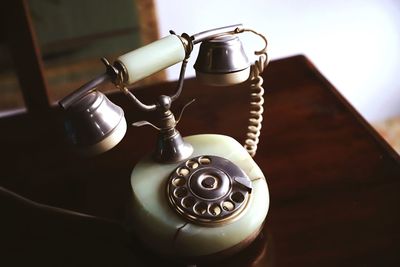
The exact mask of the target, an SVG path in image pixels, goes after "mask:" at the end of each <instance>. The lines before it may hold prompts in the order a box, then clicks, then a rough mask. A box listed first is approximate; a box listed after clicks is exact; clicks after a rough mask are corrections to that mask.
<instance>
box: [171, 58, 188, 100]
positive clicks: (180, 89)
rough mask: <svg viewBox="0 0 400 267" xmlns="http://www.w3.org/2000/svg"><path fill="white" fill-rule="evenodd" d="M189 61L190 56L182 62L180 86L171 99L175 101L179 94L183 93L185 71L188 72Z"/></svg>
mask: <svg viewBox="0 0 400 267" xmlns="http://www.w3.org/2000/svg"><path fill="white" fill-rule="evenodd" d="M187 63H188V58H185V59H184V60H183V62H182V66H181V71H180V74H179V82H178V87H177V89H176V92H175V94H173V95H172V96H171V101H175V100H176V99H177V98H178V97H179V95H180V94H181V92H182V88H183V82H184V80H185V72H186V65H187Z"/></svg>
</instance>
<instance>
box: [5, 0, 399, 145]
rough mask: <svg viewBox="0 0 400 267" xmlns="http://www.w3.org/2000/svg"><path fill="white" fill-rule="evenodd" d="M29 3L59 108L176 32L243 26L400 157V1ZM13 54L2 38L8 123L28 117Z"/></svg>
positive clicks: (250, 43) (250, 44)
mask: <svg viewBox="0 0 400 267" xmlns="http://www.w3.org/2000/svg"><path fill="white" fill-rule="evenodd" d="M25 2H26V3H27V8H28V11H29V14H30V18H31V21H32V27H33V30H34V32H35V35H36V38H37V43H38V46H39V48H40V56H41V57H42V59H43V66H44V76H45V80H46V82H47V92H48V95H49V99H50V101H51V102H56V101H57V100H59V99H60V98H62V97H63V96H65V95H66V94H67V93H68V92H71V91H73V90H74V89H75V88H77V87H79V86H80V85H81V84H83V83H84V82H86V81H87V80H89V79H91V78H92V77H93V76H95V75H96V74H98V73H101V72H102V71H103V70H104V67H103V65H102V64H101V63H100V61H99V58H100V57H102V56H106V57H108V58H109V59H111V60H112V59H114V58H115V57H117V56H118V55H120V54H122V53H125V52H127V51H130V50H132V49H135V48H137V47H140V46H141V45H143V44H146V43H149V42H151V41H153V40H156V39H158V38H160V37H162V36H166V35H168V34H169V30H171V29H172V30H174V31H176V32H177V33H182V32H187V33H189V34H193V33H196V32H199V31H203V30H206V29H210V28H214V27H218V26H225V25H230V24H236V23H243V24H244V25H246V26H247V27H250V28H254V29H257V30H258V31H260V32H263V33H265V34H266V35H267V37H268V39H269V55H270V58H271V59H272V60H273V59H279V58H283V57H288V56H291V55H297V54H303V55H305V56H306V57H308V58H309V59H310V60H311V61H312V62H313V63H314V64H315V65H316V67H317V68H318V69H319V70H320V71H321V72H322V74H323V75H324V76H325V77H326V78H327V79H328V80H329V81H330V82H331V83H332V84H333V85H334V86H335V87H336V88H337V89H338V90H339V91H340V92H341V94H343V95H344V97H345V98H346V99H347V100H348V101H349V102H350V103H351V104H352V105H353V106H354V107H355V108H356V109H357V110H358V111H359V112H360V113H361V114H362V115H363V116H364V117H365V118H366V119H367V120H368V121H369V122H370V123H371V124H372V125H373V126H374V127H376V129H377V130H378V131H379V132H380V133H381V134H382V135H383V136H384V137H385V138H386V139H387V140H388V141H389V142H390V143H391V144H392V145H393V146H394V147H395V148H396V149H398V151H400V79H399V75H398V72H399V69H400V51H399V48H400V1H398V0H363V1H361V0H336V1H317V0H296V1H294V0H247V1H240V0H229V1H228V0H225V1H222V0H221V1H215V0H214V1H212V0H203V1H178V0H169V1H165V0H164V1H163V0H136V1H135V0H116V1H112V2H111V1H107V0H97V1H96V0H84V1H78V0H71V1H67V0H27V1H25ZM7 27H8V26H7ZM9 27H12V26H11V25H9ZM244 39H246V40H245V42H244V43H245V44H246V47H247V50H248V51H254V49H258V47H260V45H261V44H260V43H258V40H254V39H253V37H252V36H244ZM13 51H14V50H13V48H12V47H11V48H10V47H9V46H7V43H6V41H5V39H2V40H0V83H1V88H2V89H1V91H0V114H1V115H2V116H5V115H7V114H13V113H14V112H15V110H17V111H21V110H23V109H24V100H23V97H22V94H21V90H20V87H21V86H20V83H19V82H18V78H17V77H18V75H17V74H18V64H16V63H15V60H14V57H13V56H12V54H13V53H15V51H14V52H13ZM194 54H195V53H194ZM194 59H195V57H193V58H192V59H191V61H190V62H189V68H188V74H187V77H191V76H194V71H193V69H192V68H191V65H193V63H194ZM178 65H179V64H178ZM179 68H180V66H174V67H171V68H169V69H167V70H166V71H165V72H162V73H159V74H158V75H155V76H153V77H151V78H150V79H148V80H146V81H144V83H152V82H158V81H161V80H164V79H168V80H175V79H177V78H178V72H179ZM142 84H143V83H142ZM110 89H111V88H104V90H105V91H107V90H110Z"/></svg>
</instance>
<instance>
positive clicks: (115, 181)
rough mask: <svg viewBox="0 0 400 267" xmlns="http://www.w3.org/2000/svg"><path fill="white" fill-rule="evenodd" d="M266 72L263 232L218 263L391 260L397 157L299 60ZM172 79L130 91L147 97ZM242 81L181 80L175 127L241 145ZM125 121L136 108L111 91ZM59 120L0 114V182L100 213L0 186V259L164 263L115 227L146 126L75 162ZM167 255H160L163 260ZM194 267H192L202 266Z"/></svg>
mask: <svg viewBox="0 0 400 267" xmlns="http://www.w3.org/2000/svg"><path fill="white" fill-rule="evenodd" d="M264 77H265V87H266V89H267V90H266V103H265V108H266V113H265V120H264V127H263V132H262V136H261V143H260V145H259V150H258V153H257V155H256V157H255V160H256V161H257V162H258V164H259V165H260V167H261V168H262V169H263V171H264V173H265V175H266V176H267V182H268V185H269V188H270V194H271V207H270V211H269V214H268V217H267V221H266V224H265V227H264V229H263V231H262V234H261V236H259V237H258V239H257V240H256V241H255V242H254V243H253V244H252V245H251V246H250V247H249V248H248V249H246V250H245V251H243V252H241V253H239V254H237V255H235V256H234V257H232V258H229V259H227V260H225V261H224V262H222V263H218V264H216V266H222V265H223V266H297V267H299V266H307V267H310V266H400V208H399V207H400V160H399V156H398V155H397V154H396V153H395V152H394V151H393V150H392V149H391V148H390V147H389V146H388V145H387V144H386V143H385V141H384V140H383V139H382V138H381V137H380V136H379V135H378V134H377V133H376V132H375V131H374V130H373V129H372V128H371V126H370V125H369V124H368V123H367V122H366V121H365V120H364V119H363V118H362V117H361V116H360V115H359V114H358V113H357V112H356V111H355V110H354V109H353V108H352V107H351V106H350V105H349V104H348V103H347V102H346V100H344V98H343V97H342V96H341V95H340V94H339V93H338V92H337V91H336V90H335V88H333V86H332V85H330V84H329V82H328V81H327V80H326V79H325V78H324V77H323V76H322V75H321V74H320V73H319V72H318V71H317V70H316V69H315V67H314V66H313V65H312V64H311V63H310V62H309V61H308V60H307V59H306V58H305V57H303V56H296V57H291V58H286V59H282V60H278V61H274V62H272V63H271V64H270V66H269V67H268V69H267V71H266V73H265V74H264ZM174 86H175V84H171V83H170V84H167V83H166V84H160V85H156V86H151V87H147V88H141V89H137V90H136V91H135V92H136V94H137V95H138V96H139V97H140V98H144V99H146V101H151V99H154V96H155V95H158V94H160V93H161V92H162V93H165V92H168V91H170V90H171V88H173V87H174ZM248 94H249V92H248V88H247V85H246V84H245V85H240V86H235V87H232V88H212V87H207V86H203V85H199V84H198V83H197V82H196V81H195V80H193V79H190V80H188V81H186V83H185V88H184V92H183V95H182V97H181V98H180V99H179V100H178V102H179V103H177V104H176V105H175V109H176V110H178V108H179V106H182V105H183V104H185V103H186V102H187V101H189V100H190V99H192V98H196V99H197V101H196V102H195V104H193V105H192V106H191V107H189V109H188V110H187V111H186V112H185V114H184V117H183V120H182V122H181V123H180V125H179V126H178V129H179V130H180V131H181V133H182V134H183V135H190V134H195V133H220V134H227V135H231V136H233V137H234V138H236V139H238V140H243V137H244V134H245V131H246V124H247V117H248V111H247V110H248V102H249V96H248ZM110 98H111V99H112V100H113V101H114V102H116V103H118V104H119V105H121V106H123V107H124V109H125V111H126V114H127V119H128V122H134V121H136V120H138V119H142V116H143V114H141V113H139V112H138V111H137V110H135V109H134V107H132V105H131V104H130V103H129V102H128V100H127V99H125V98H124V97H123V96H121V95H120V94H113V95H111V96H110ZM61 117H62V115H61V114H60V112H59V111H58V110H57V109H56V108H54V110H53V111H52V112H51V113H49V114H48V116H42V117H36V116H31V115H28V114H23V115H19V116H14V117H10V118H3V119H2V120H1V121H0V129H1V133H0V144H1V149H2V153H1V162H2V167H1V173H0V185H1V186H3V187H4V188H7V189H9V190H12V191H14V192H16V193H18V194H20V195H22V196H25V197H27V198H29V199H31V200H34V201H36V202H40V203H44V204H47V205H53V206H58V207H62V208H66V209H71V210H75V211H78V212H82V213H87V214H91V215H95V216H100V217H104V218H107V219H104V220H99V219H96V218H93V217H87V218H82V217H80V216H74V215H70V214H63V213H56V212H53V211H51V210H47V209H46V208H45V207H43V206H37V205H34V204H32V203H28V202H24V201H22V200H21V199H19V198H16V197H14V196H13V195H12V194H11V193H9V192H5V191H4V190H2V191H1V194H0V197H1V200H0V206H1V209H0V211H1V214H2V215H1V220H0V222H1V223H0V226H1V228H0V229H1V230H0V236H1V239H0V246H1V247H2V248H1V250H0V251H1V252H0V255H1V257H0V262H1V263H6V264H1V265H2V266H21V265H28V264H29V265H33V266H80V265H82V266H83V265H85V266H92V265H97V266H99V265H100V266H128V265H129V266H141V265H143V266H149V265H158V266H159V265H168V261H166V259H161V258H160V257H158V256H156V255H153V254H151V252H148V251H147V250H145V249H144V248H142V246H141V244H140V243H139V242H138V241H137V240H135V239H131V238H130V237H129V235H128V234H127V233H126V232H125V230H124V228H123V227H122V226H121V224H120V222H121V221H123V220H124V218H125V207H126V203H127V202H128V200H129V199H130V188H129V174H130V172H131V169H132V168H133V166H134V165H135V162H137V161H138V160H139V159H140V158H141V157H142V156H143V155H144V154H145V153H148V152H149V151H151V149H152V147H153V146H154V142H155V136H156V132H155V131H154V130H153V129H150V128H146V127H143V128H129V130H128V133H127V135H126V137H125V138H124V139H123V141H122V142H121V143H120V144H119V145H118V146H117V147H116V148H115V149H113V150H112V151H110V152H107V153H105V154H103V155H101V156H98V157H95V158H80V157H78V156H77V155H76V154H74V153H73V152H72V151H71V149H70V146H69V145H67V144H66V143H65V142H64V139H63V131H62V127H61V124H62V118H61ZM167 260H168V259H167ZM200 266H201V265H200Z"/></svg>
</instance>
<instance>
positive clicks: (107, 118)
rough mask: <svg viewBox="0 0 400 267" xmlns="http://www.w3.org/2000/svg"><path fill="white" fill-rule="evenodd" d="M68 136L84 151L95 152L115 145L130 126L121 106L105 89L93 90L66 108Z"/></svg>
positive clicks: (85, 152)
mask: <svg viewBox="0 0 400 267" xmlns="http://www.w3.org/2000/svg"><path fill="white" fill-rule="evenodd" d="M66 116H67V119H66V122H65V128H66V131H67V135H68V138H69V139H70V141H71V142H72V143H73V144H74V145H75V146H76V147H77V149H78V150H79V152H81V153H82V154H84V155H96V154H100V153H103V152H106V151H107V150H110V149H111V148H113V147H114V146H116V145H117V144H118V143H119V142H120V141H121V140H122V138H123V137H124V135H125V133H126V129H127V125H126V120H125V117H124V112H123V110H122V108H120V107H119V106H117V105H115V104H114V103H112V102H111V101H110V100H109V99H108V98H107V97H106V96H105V95H104V94H103V93H101V92H99V91H96V90H95V91H93V92H91V93H89V94H88V95H86V96H84V97H82V98H81V99H79V100H78V101H76V102H75V103H74V104H72V105H71V106H70V107H69V108H68V109H67V114H66Z"/></svg>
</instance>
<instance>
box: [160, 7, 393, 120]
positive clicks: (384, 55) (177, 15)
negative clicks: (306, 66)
mask: <svg viewBox="0 0 400 267" xmlns="http://www.w3.org/2000/svg"><path fill="white" fill-rule="evenodd" d="M155 2H156V7H157V12H158V19H159V28H160V31H161V35H162V36H165V35H168V34H169V33H168V31H169V30H170V29H173V30H174V31H176V32H177V33H182V32H187V33H189V34H194V33H196V32H199V31H203V30H207V29H210V28H215V27H219V26H225V25H230V24H236V23H243V24H245V26H246V27H251V28H254V29H257V30H258V31H260V32H263V33H265V34H266V35H267V36H268V39H269V44H270V45H269V55H270V58H272V59H276V58H281V57H286V56H290V55H294V54H305V55H306V56H307V57H308V58H310V59H311V61H312V62H314V64H315V65H316V66H317V68H318V69H319V70H320V71H321V72H322V73H323V74H324V75H325V76H326V77H327V78H328V79H329V80H330V81H331V82H332V83H333V84H334V85H335V87H336V88H337V89H338V90H339V91H340V92H341V93H342V94H343V95H344V96H345V97H346V98H347V99H348V100H349V101H350V102H351V103H352V104H353V105H354V106H355V107H356V108H357V109H358V110H359V111H360V112H361V114H362V115H363V116H364V117H366V118H367V119H368V120H369V121H377V120H382V119H385V118H388V117H391V116H394V115H400V75H399V74H398V73H400V51H399V49H400V1H398V0H363V1H362V0H336V1H329V2H328V1H321V0H319V1H318V0H308V1H307V0H297V1H295V0H292V1H291V0H264V1H263V0H247V1H244V0H225V1H222V0H219V1H218V0H186V1H183V0H182V1H179V0H156V1H155ZM246 37H247V36H246ZM241 38H242V37H241ZM246 39H247V40H246ZM246 39H245V40H244V43H246V41H252V40H255V39H254V38H249V37H247V38H246ZM260 44H261V43H257V42H256V43H255V44H252V45H250V47H251V48H252V49H258V47H259V46H260ZM193 55H197V53H196V52H195V53H193ZM194 60H195V56H193V58H192V59H191V62H190V63H189V64H193V63H194ZM189 66H190V65H189ZM178 71H179V66H174V67H171V68H170V69H169V70H168V77H169V79H177V77H178ZM189 75H190V76H193V75H194V71H193V69H192V68H191V67H189V68H188V75H187V76H189Z"/></svg>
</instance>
